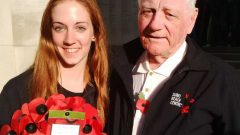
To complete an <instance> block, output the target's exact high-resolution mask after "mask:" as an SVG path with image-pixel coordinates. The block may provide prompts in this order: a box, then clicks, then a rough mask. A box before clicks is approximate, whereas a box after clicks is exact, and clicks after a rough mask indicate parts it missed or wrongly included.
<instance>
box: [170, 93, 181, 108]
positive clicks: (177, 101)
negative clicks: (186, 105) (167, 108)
mask: <svg viewBox="0 0 240 135" xmlns="http://www.w3.org/2000/svg"><path fill="white" fill-rule="evenodd" d="M170 104H171V105H174V106H177V107H181V106H182V103H181V94H179V93H173V94H172V97H171V101H170Z"/></svg>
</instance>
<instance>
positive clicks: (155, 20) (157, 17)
mask: <svg viewBox="0 0 240 135" xmlns="http://www.w3.org/2000/svg"><path fill="white" fill-rule="evenodd" d="M164 21H165V18H164V14H163V13H161V12H159V11H157V12H155V14H154V15H153V16H152V19H151V21H150V23H149V28H150V30H151V31H157V30H161V29H163V27H164Z"/></svg>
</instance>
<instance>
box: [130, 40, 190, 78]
mask: <svg viewBox="0 0 240 135" xmlns="http://www.w3.org/2000/svg"><path fill="white" fill-rule="evenodd" d="M186 46H187V44H186V42H184V43H183V44H182V45H181V46H180V48H179V49H178V50H177V51H176V52H175V53H174V54H173V55H172V56H171V57H169V58H168V59H167V60H166V61H165V62H164V63H162V64H161V65H160V67H158V68H157V69H155V70H152V69H151V68H150V65H149V61H148V56H147V52H146V51H145V52H144V53H143V54H142V56H141V57H140V58H139V60H138V62H137V64H136V65H135V66H134V68H133V70H132V72H133V74H144V73H147V72H150V71H151V72H155V73H157V74H161V75H163V76H166V77H168V76H170V75H171V73H172V71H173V70H174V69H175V68H176V67H177V65H178V64H179V63H180V62H181V61H182V59H183V57H184V55H185V52H186Z"/></svg>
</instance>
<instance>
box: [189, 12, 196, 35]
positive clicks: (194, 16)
mask: <svg viewBox="0 0 240 135" xmlns="http://www.w3.org/2000/svg"><path fill="white" fill-rule="evenodd" d="M197 16H198V8H194V9H193V12H192V14H191V20H190V25H189V29H188V34H191V32H192V30H193V27H194V25H195V22H196V20H197Z"/></svg>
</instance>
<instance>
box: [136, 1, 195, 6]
mask: <svg viewBox="0 0 240 135" xmlns="http://www.w3.org/2000/svg"><path fill="white" fill-rule="evenodd" d="M140 2H141V0H138V6H139V5H140ZM196 2H197V0H188V3H189V5H190V7H192V8H195V7H196Z"/></svg>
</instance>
